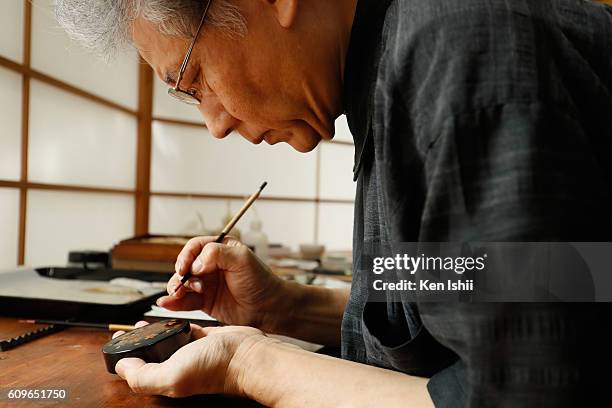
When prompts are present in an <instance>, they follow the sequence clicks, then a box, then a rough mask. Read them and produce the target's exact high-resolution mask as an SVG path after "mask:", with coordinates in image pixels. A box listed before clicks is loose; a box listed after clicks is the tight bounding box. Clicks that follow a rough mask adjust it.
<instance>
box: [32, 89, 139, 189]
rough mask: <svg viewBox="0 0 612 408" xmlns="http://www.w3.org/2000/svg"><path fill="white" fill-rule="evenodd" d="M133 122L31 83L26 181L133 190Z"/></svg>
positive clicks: (96, 106) (128, 118) (119, 113)
mask: <svg viewBox="0 0 612 408" xmlns="http://www.w3.org/2000/svg"><path fill="white" fill-rule="evenodd" d="M136 126H137V123H136V119H135V118H134V117H132V116H130V115H128V114H126V113H123V112H119V111H115V110H113V109H109V108H105V107H103V106H101V105H99V104H96V103H93V102H90V101H87V100H85V99H83V98H80V97H77V96H74V95H71V94H68V93H65V92H63V91H61V90H58V89H56V88H53V87H50V86H48V85H45V84H43V83H41V82H38V81H32V88H31V100H30V144H29V154H30V157H29V162H28V163H29V177H30V180H32V181H36V182H43V183H59V184H71V185H93V186H103V187H116V188H126V189H132V188H134V184H135V181H134V179H135V171H136V170H135V169H136V165H135V162H136Z"/></svg>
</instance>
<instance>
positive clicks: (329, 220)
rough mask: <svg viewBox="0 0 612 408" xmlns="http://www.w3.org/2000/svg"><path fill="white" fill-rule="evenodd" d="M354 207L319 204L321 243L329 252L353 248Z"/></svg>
mask: <svg viewBox="0 0 612 408" xmlns="http://www.w3.org/2000/svg"><path fill="white" fill-rule="evenodd" d="M353 211H354V208H353V205H352V204H331V203H321V204H319V243H320V244H323V245H325V247H326V248H327V249H329V250H350V249H352V247H353Z"/></svg>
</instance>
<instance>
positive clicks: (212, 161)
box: [151, 122, 316, 198]
mask: <svg viewBox="0 0 612 408" xmlns="http://www.w3.org/2000/svg"><path fill="white" fill-rule="evenodd" d="M151 175H152V180H151V185H152V189H153V191H177V192H204V193H218V194H240V195H245V196H248V195H249V194H251V192H252V191H254V190H256V189H257V188H258V187H259V186H260V184H261V183H262V181H264V180H267V181H268V182H269V186H268V188H266V191H265V194H269V195H272V196H286V197H306V198H312V197H314V195H315V181H316V180H315V178H316V157H315V153H309V154H302V153H298V152H296V151H295V150H293V148H292V147H291V146H289V145H287V144H284V143H280V144H278V145H275V146H269V145H267V144H265V143H264V144H261V145H258V146H255V145H253V144H251V143H249V142H248V141H246V140H244V139H243V138H242V137H240V136H238V135H237V134H232V135H230V136H228V137H227V138H225V139H223V140H218V139H215V138H213V137H212V136H211V135H210V134H209V133H208V131H207V130H206V129H205V128H192V127H185V126H176V125H168V124H164V123H159V122H156V123H154V125H153V152H152V170H151Z"/></svg>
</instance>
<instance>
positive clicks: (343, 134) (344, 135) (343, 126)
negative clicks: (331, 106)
mask: <svg viewBox="0 0 612 408" xmlns="http://www.w3.org/2000/svg"><path fill="white" fill-rule="evenodd" d="M335 126H336V134H335V136H334V140H337V141H342V142H351V143H352V142H353V135H352V134H351V131H350V129H349V127H348V123H347V122H346V116H345V115H341V116H340V117H339V118H338V119H336V125H335Z"/></svg>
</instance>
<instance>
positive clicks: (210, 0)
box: [174, 0, 212, 90]
mask: <svg viewBox="0 0 612 408" xmlns="http://www.w3.org/2000/svg"><path fill="white" fill-rule="evenodd" d="M210 3H212V0H208V3H206V7H205V8H204V13H202V19H201V20H200V25H199V26H198V29H197V30H196V33H195V36H194V37H193V40H191V44H190V45H189V49H188V50H187V55H185V59H183V63H182V64H181V68H180V69H179V74H178V78H177V79H176V83H175V84H174V89H177V90H178V86H179V83H180V82H181V79H183V74H185V70H186V69H187V63H188V62H189V58H191V52H192V51H193V47H194V46H195V43H196V41H198V37H199V35H200V31H202V26H203V25H204V20H206V14H208V9H209V7H210Z"/></svg>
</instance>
